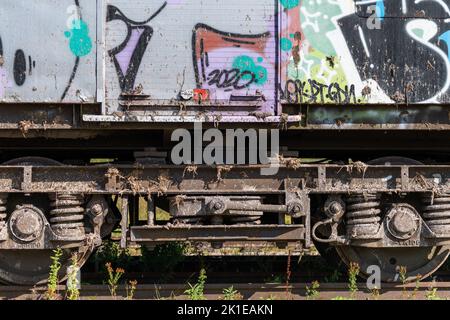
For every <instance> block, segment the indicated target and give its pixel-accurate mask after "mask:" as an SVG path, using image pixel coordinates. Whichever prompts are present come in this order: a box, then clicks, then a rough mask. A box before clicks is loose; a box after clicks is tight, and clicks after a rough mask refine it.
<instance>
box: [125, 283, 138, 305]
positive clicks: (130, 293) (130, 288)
mask: <svg viewBox="0 0 450 320" xmlns="http://www.w3.org/2000/svg"><path fill="white" fill-rule="evenodd" d="M136 288H137V281H136V280H132V281H129V282H128V285H127V300H133V298H134V294H135V293H136Z"/></svg>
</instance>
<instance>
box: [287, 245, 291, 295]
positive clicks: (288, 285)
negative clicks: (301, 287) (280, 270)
mask: <svg viewBox="0 0 450 320" xmlns="http://www.w3.org/2000/svg"><path fill="white" fill-rule="evenodd" d="M291 275H292V271H291V250H289V254H288V260H287V268H286V299H289V298H290V297H291V287H290V284H289V281H290V280H291Z"/></svg>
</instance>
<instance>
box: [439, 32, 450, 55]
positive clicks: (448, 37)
mask: <svg viewBox="0 0 450 320" xmlns="http://www.w3.org/2000/svg"><path fill="white" fill-rule="evenodd" d="M439 40H442V41H444V42H445V44H446V45H447V54H448V60H450V30H448V31H446V32H444V33H443V34H441V35H440V37H439Z"/></svg>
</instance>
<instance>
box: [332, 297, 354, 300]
mask: <svg viewBox="0 0 450 320" xmlns="http://www.w3.org/2000/svg"><path fill="white" fill-rule="evenodd" d="M331 300H350V299H349V298H347V297H343V296H337V297H334V298H333V299H331Z"/></svg>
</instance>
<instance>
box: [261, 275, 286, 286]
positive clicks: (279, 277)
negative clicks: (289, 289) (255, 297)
mask: <svg viewBox="0 0 450 320" xmlns="http://www.w3.org/2000/svg"><path fill="white" fill-rule="evenodd" d="M283 280H284V279H283V276H282V275H279V274H272V276H271V277H270V278H267V279H265V280H264V282H266V283H276V284H282V283H283Z"/></svg>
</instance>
